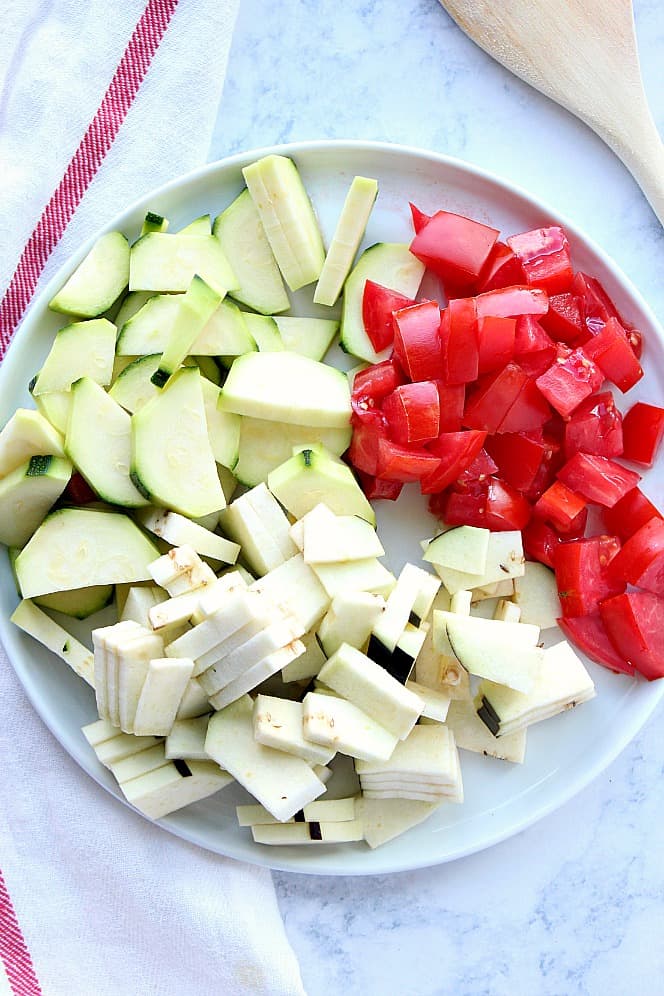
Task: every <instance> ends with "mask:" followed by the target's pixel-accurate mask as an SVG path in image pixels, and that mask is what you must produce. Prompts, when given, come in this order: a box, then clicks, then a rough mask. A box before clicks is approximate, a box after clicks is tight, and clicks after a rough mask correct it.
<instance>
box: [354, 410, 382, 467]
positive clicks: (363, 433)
mask: <svg viewBox="0 0 664 996" xmlns="http://www.w3.org/2000/svg"><path fill="white" fill-rule="evenodd" d="M386 438H387V419H386V418H385V416H384V415H383V413H382V412H380V411H376V410H374V411H371V412H367V413H365V415H364V417H363V418H362V420H361V421H357V420H356V419H355V418H354V419H353V436H352V439H351V441H350V447H349V449H348V459H349V460H350V462H351V463H352V465H353V466H354V467H355V468H356V469H357V470H362V471H364V472H365V473H366V474H375V473H376V467H377V466H378V441H379V439H386Z"/></svg>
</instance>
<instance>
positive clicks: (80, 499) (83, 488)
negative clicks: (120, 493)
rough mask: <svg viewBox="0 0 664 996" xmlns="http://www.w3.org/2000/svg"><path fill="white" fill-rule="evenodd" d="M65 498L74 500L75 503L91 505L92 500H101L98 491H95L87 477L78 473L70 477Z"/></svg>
mask: <svg viewBox="0 0 664 996" xmlns="http://www.w3.org/2000/svg"><path fill="white" fill-rule="evenodd" d="M63 498H65V499H66V500H67V501H71V502H73V503H74V505H89V504H90V502H93V501H99V495H98V494H97V492H96V491H93V490H92V488H91V487H90V485H89V484H88V482H87V481H86V480H85V478H84V477H82V476H81V474H78V473H74V474H72V476H71V477H70V478H69V482H68V483H67V487H66V488H65V490H64V494H63Z"/></svg>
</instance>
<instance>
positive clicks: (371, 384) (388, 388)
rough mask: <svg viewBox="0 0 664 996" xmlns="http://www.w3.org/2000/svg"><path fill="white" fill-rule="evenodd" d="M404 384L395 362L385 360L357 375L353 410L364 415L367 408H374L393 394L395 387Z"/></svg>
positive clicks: (354, 385)
mask: <svg viewBox="0 0 664 996" xmlns="http://www.w3.org/2000/svg"><path fill="white" fill-rule="evenodd" d="M403 383H404V378H403V376H402V374H401V370H400V369H399V367H398V365H397V364H396V363H395V362H394V360H384V361H383V362H382V363H374V364H373V366H370V367H367V369H366V370H360V372H359V373H356V374H355V379H354V380H353V390H352V393H351V403H352V405H353V410H354V411H357V413H358V414H362V412H363V411H365V410H366V409H367V408H373V407H375V405H376V404H377V403H378V402H380V401H381V400H382V399H383V398H385V397H387V395H388V394H391V393H392V391H393V390H394V389H395V387H398V386H399V384H403Z"/></svg>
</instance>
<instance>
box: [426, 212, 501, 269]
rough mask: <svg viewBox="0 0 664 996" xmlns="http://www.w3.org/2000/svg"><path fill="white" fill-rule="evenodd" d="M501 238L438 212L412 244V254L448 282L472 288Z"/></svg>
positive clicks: (466, 220)
mask: <svg viewBox="0 0 664 996" xmlns="http://www.w3.org/2000/svg"><path fill="white" fill-rule="evenodd" d="M497 238H498V230H497V229H495V228H489V226H488V225H482V224H480V222H478V221H473V220H471V219H470V218H464V217H463V215H460V214H452V213H451V212H449V211H437V212H436V213H435V214H434V215H433V216H432V217H431V218H430V219H429V221H428V222H427V223H426V225H424V227H423V228H421V229H420V230H419V231H418V233H417V235H416V236H415V238H414V239H413V241H412V242H411V244H410V251H411V252H412V253H413V255H414V256H417V258H418V259H420V260H421V261H422V262H423V263H424V264H425V265H426V266H427V267H428V268H429V269H430V270H433V272H434V273H436V274H438V276H439V277H440V278H441V279H442V280H443V281H444V282H445V281H450V282H451V283H452V284H454V285H464V284H468V285H470V284H472V283H473V282H474V281H475V280H476V279H477V277H478V276H479V275H480V272H481V270H482V267H483V266H484V264H485V263H486V261H487V259H488V257H489V253H490V252H491V250H492V248H493V246H494V244H495V242H496V240H497Z"/></svg>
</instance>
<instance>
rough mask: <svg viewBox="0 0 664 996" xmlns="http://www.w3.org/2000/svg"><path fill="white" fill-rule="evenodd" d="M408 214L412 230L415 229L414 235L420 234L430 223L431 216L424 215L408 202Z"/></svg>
mask: <svg viewBox="0 0 664 996" xmlns="http://www.w3.org/2000/svg"><path fill="white" fill-rule="evenodd" d="M409 206H410V214H411V217H412V219H413V228H414V229H415V234H416V235H417V233H418V232H421V231H422V229H423V228H424V226H425V225H428V224H429V222H430V221H431V215H430V214H425V213H424V211H420V209H419V208H418V207H415V205H414V204H413V203H412V201H411V202H410V205H409Z"/></svg>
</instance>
